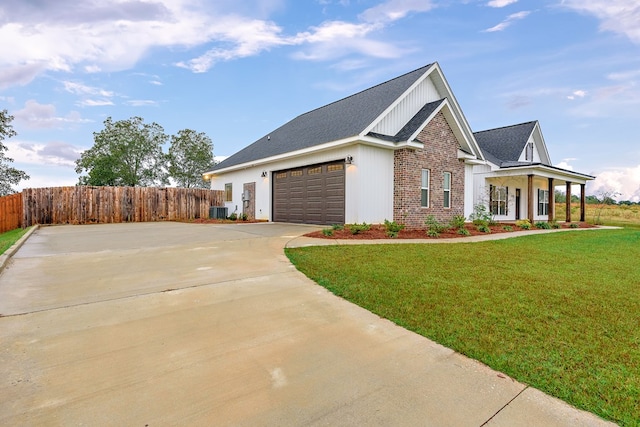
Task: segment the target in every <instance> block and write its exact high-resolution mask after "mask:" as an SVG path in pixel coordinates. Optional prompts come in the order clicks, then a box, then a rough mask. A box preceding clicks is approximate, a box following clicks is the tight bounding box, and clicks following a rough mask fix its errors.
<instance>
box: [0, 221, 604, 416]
mask: <svg viewBox="0 0 640 427" xmlns="http://www.w3.org/2000/svg"><path fill="white" fill-rule="evenodd" d="M311 229H312V228H310V227H308V226H295V225H284V224H240V225H196V224H181V223H143V224H110V225H95V226H57V227H44V228H41V229H39V230H38V231H36V232H35V233H34V234H33V235H32V236H31V237H30V238H29V239H28V240H27V242H26V243H25V244H24V246H23V247H22V248H21V249H20V250H19V251H18V252H17V253H16V254H15V255H14V257H13V259H12V261H11V262H10V263H9V264H8V266H7V268H6V269H5V270H4V271H3V272H2V273H1V274H0V313H1V314H2V317H1V318H0V379H1V380H0V381H1V383H0V425H15V426H17V425H25V426H26V425H60V426H69V425H92V426H102V425H105V426H106V425H110V426H112V425H128V426H165V425H189V426H200V425H201V426H211V425H241V426H242V425H246V426H255V425H269V426H283V425H296V426H297V425H321V426H337V425H359V426H360V425H379V426H389V425H408V426H417V425H420V426H483V425H487V426H518V425H545V426H574V425H593V426H596V425H606V423H604V422H603V421H602V420H600V419H598V418H596V417H595V416H593V415H590V414H587V413H584V412H580V411H577V410H575V409H573V408H571V407H569V406H568V405H566V404H564V403H562V402H560V401H558V400H556V399H552V398H550V397H548V396H546V395H544V394H543V393H541V392H539V391H537V390H535V389H532V388H528V387H526V386H525V385H523V384H520V383H517V382H515V381H513V380H511V379H510V378H507V377H506V376H504V375H502V374H499V373H497V372H495V371H492V370H490V369H488V368H487V367H485V366H483V365H481V364H480V363H477V362H475V361H472V360H469V359H467V358H465V357H463V356H461V355H459V354H456V353H454V352H453V351H451V350H449V349H446V348H444V347H442V346H439V345H437V344H434V343H433V342H431V341H429V340H427V339H425V338H422V337H420V336H418V335H416V334H413V333H411V332H408V331H406V330H404V329H402V328H400V327H398V326H395V325H393V324H392V323H391V322H388V321H386V320H383V319H380V318H379V317H377V316H375V315H373V314H371V313H369V312H367V311H366V310H363V309H361V308H359V307H356V306H354V305H352V304H350V303H348V302H346V301H344V300H341V299H340V298H337V297H335V296H333V295H332V294H330V293H328V292H327V291H326V290H325V289H324V288H322V287H320V286H318V285H316V284H314V283H313V282H311V281H310V280H308V279H307V278H306V277H304V276H303V275H302V274H301V273H299V272H297V271H296V270H295V268H294V267H293V266H292V265H291V264H290V263H289V262H288V260H287V258H286V257H285V256H284V254H283V247H284V246H285V244H287V242H289V241H291V240H292V239H294V238H295V237H296V236H299V235H301V234H303V233H305V232H307V231H309V230H311Z"/></svg>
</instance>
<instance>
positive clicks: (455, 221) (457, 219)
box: [449, 215, 467, 229]
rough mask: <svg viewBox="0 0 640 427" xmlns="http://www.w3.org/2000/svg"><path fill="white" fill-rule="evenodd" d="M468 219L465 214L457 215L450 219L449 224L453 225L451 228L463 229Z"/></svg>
mask: <svg viewBox="0 0 640 427" xmlns="http://www.w3.org/2000/svg"><path fill="white" fill-rule="evenodd" d="M466 221H467V219H466V218H465V217H464V215H456V216H454V217H453V218H451V220H450V221H449V225H450V226H451V228H457V229H461V228H464V224H465V222H466Z"/></svg>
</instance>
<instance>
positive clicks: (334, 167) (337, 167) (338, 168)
mask: <svg viewBox="0 0 640 427" xmlns="http://www.w3.org/2000/svg"><path fill="white" fill-rule="evenodd" d="M342 169H344V165H329V166H327V172H335V171H341V170H342Z"/></svg>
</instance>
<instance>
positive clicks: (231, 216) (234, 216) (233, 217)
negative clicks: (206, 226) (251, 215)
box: [227, 212, 238, 221]
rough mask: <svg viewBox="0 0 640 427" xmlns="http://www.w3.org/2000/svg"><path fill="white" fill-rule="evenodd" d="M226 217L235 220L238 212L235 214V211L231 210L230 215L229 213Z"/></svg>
mask: <svg viewBox="0 0 640 427" xmlns="http://www.w3.org/2000/svg"><path fill="white" fill-rule="evenodd" d="M227 219H229V220H231V221H237V219H238V214H237V213H235V212H231V215H229V216H228V217H227Z"/></svg>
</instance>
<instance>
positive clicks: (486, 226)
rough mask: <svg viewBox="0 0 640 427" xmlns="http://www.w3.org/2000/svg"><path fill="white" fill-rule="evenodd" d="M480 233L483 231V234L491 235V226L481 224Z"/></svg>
mask: <svg viewBox="0 0 640 427" xmlns="http://www.w3.org/2000/svg"><path fill="white" fill-rule="evenodd" d="M478 231H481V232H483V233H491V229H490V228H489V226H488V225H486V224H480V225H479V226H478Z"/></svg>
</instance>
